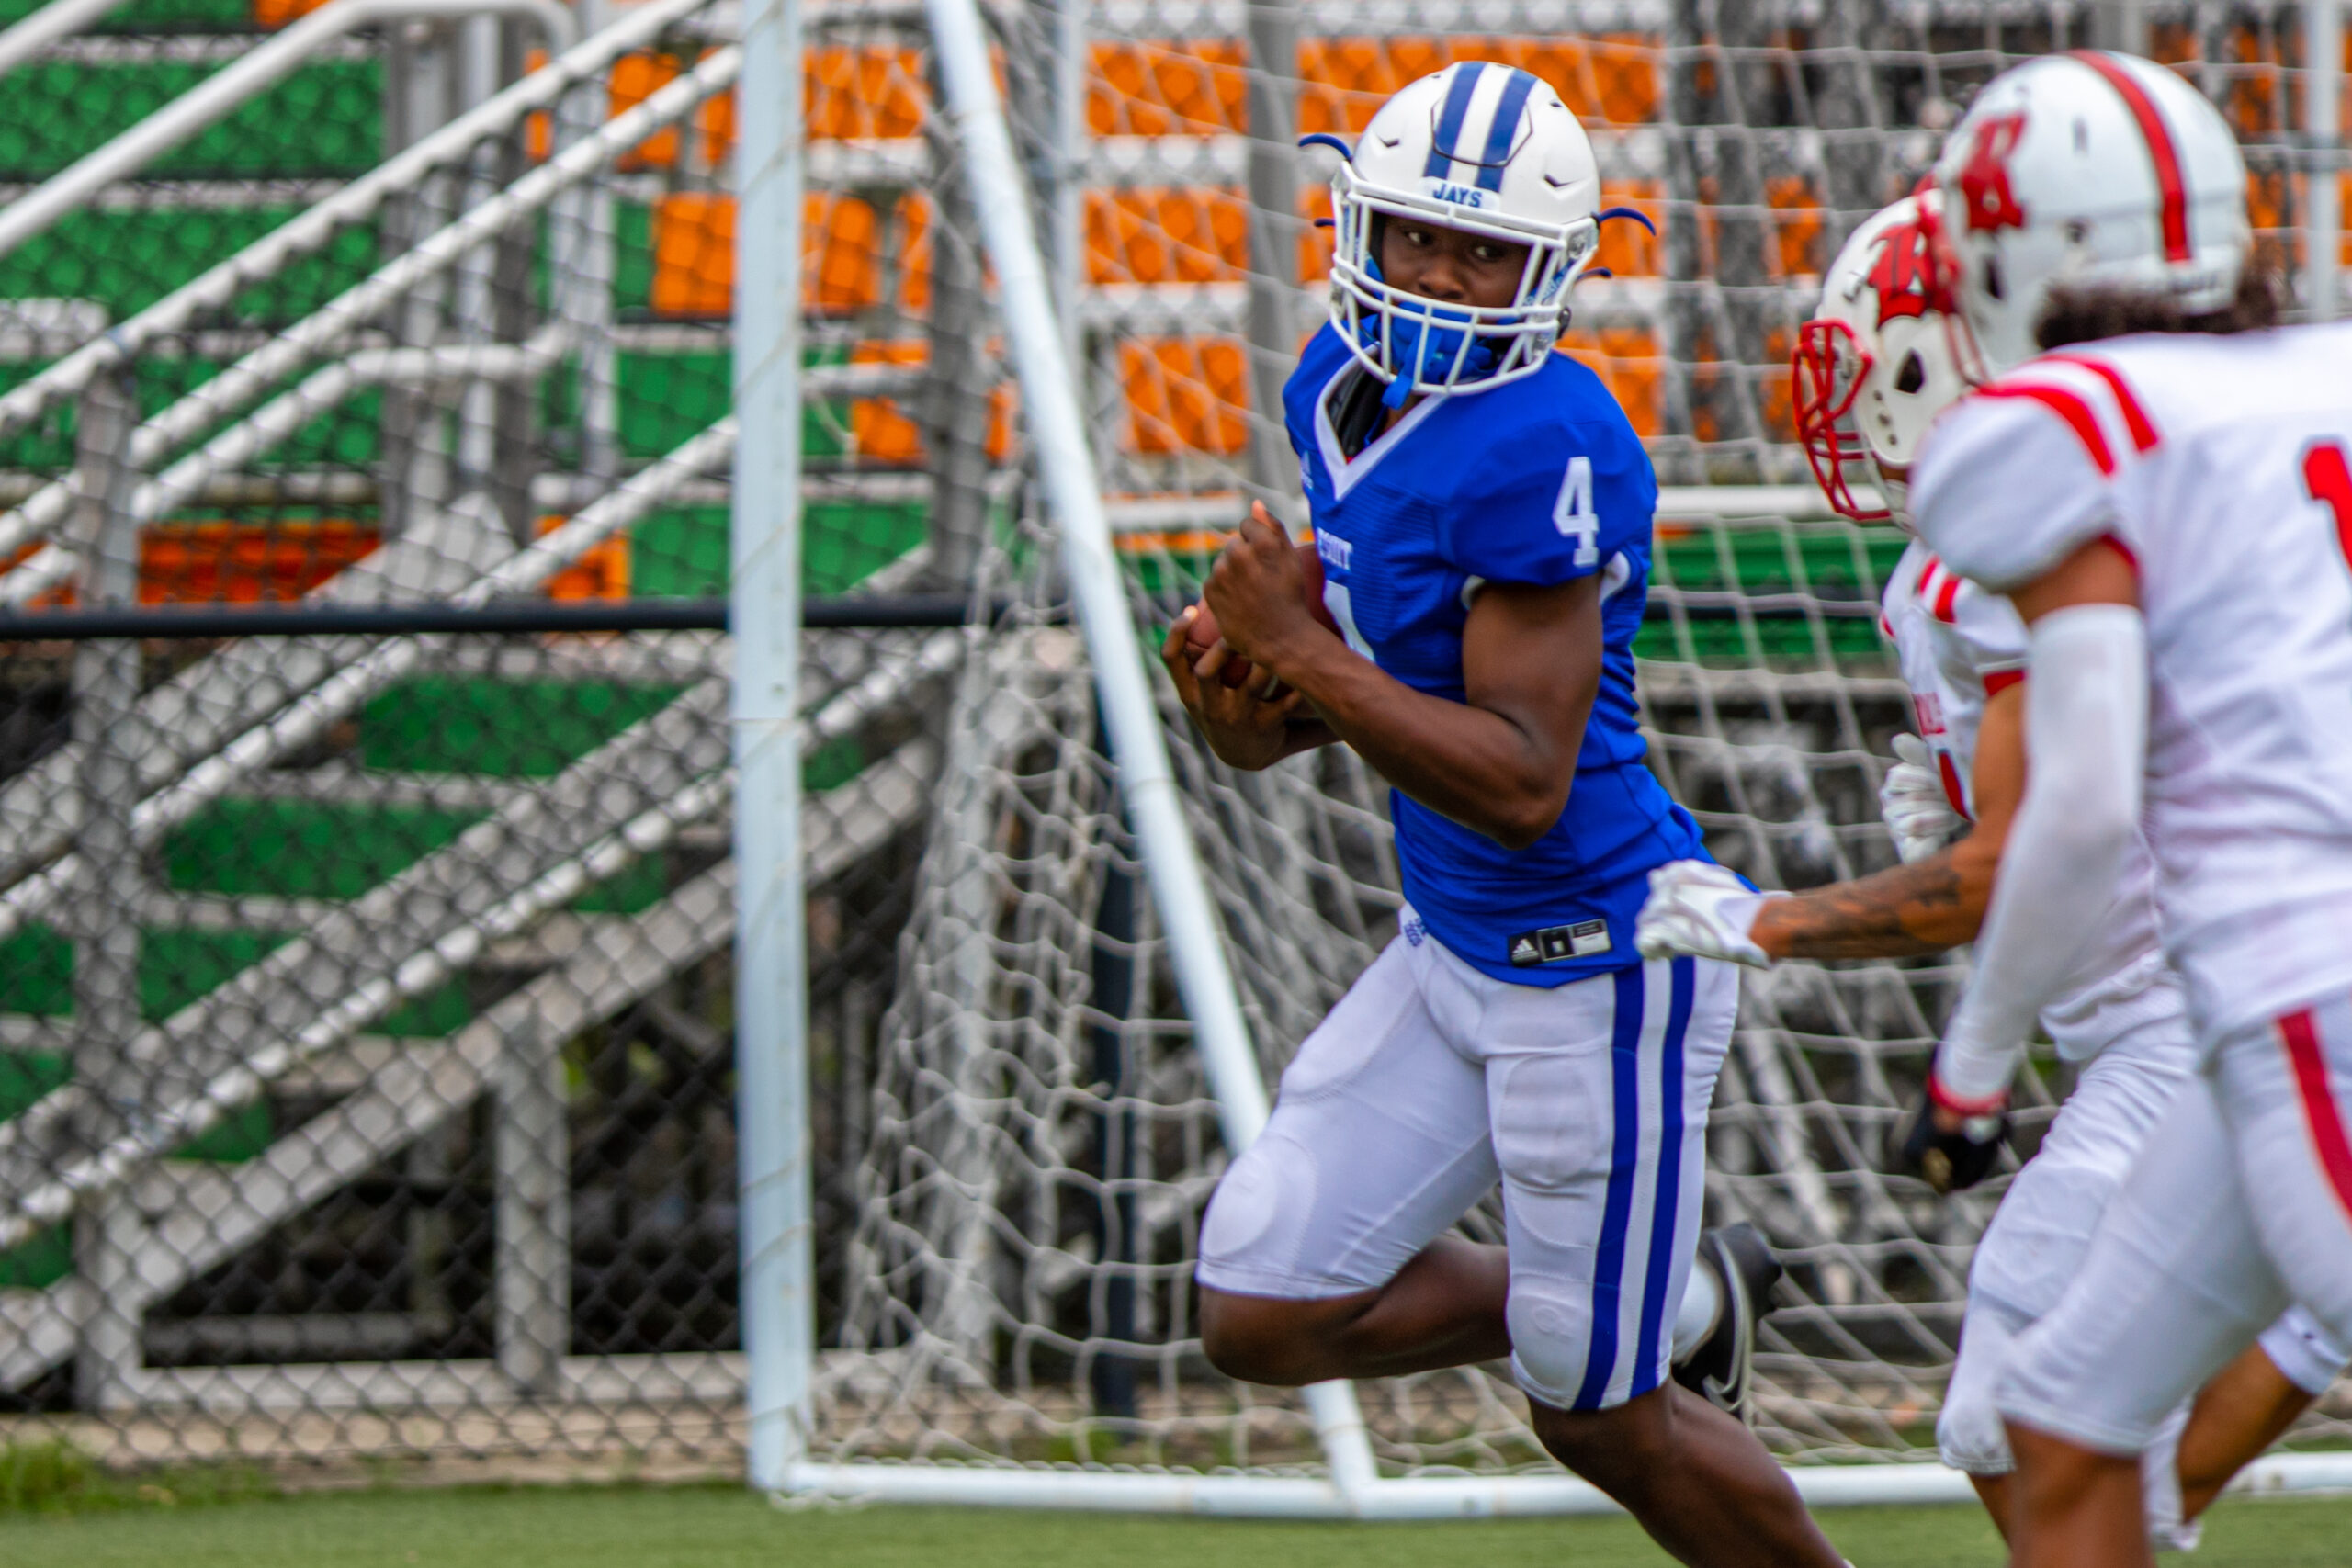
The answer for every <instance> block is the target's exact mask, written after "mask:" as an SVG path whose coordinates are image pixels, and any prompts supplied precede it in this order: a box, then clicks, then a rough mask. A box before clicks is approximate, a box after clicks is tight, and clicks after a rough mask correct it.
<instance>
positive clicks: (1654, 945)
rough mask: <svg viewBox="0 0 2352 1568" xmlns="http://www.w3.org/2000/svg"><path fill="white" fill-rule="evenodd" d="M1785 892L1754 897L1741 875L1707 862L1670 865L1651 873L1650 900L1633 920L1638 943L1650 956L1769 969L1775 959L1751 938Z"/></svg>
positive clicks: (1697, 861)
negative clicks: (1772, 901) (1769, 902)
mask: <svg viewBox="0 0 2352 1568" xmlns="http://www.w3.org/2000/svg"><path fill="white" fill-rule="evenodd" d="M1785 897H1788V895H1787V894H1785V893H1752V892H1750V891H1748V889H1747V886H1745V885H1744V884H1742V883H1741V881H1740V880H1739V878H1738V877H1736V876H1735V875H1733V874H1731V873H1730V872H1728V871H1725V870H1724V868H1723V867H1722V866H1719V865H1713V864H1711V863H1708V862H1706V861H1702V860H1679V861H1673V862H1669V863H1667V864H1665V865H1662V866H1659V867H1658V868H1657V870H1655V871H1653V872H1651V873H1650V897H1649V902H1648V903H1646V904H1644V905H1643V906H1642V913H1641V918H1640V919H1637V920H1635V921H1634V946H1635V947H1636V948H1639V949H1640V950H1641V954H1642V956H1643V957H1645V958H1673V957H1677V956H1679V955H1680V954H1682V953H1689V954H1691V956H1692V957H1694V958H1721V959H1725V960H1728V961H1729V962H1731V963H1734V964H1749V965H1751V966H1753V967H1755V968H1758V969H1770V967H1771V966H1772V961H1771V960H1770V958H1768V957H1766V956H1765V955H1764V950H1763V949H1762V948H1760V947H1758V946H1757V945H1756V943H1755V942H1751V941H1750V940H1748V935H1747V933H1748V931H1750V930H1751V929H1752V928H1753V927H1754V926H1755V924H1756V916H1757V913H1758V910H1760V909H1762V908H1764V901H1765V900H1766V899H1768V898H1785Z"/></svg>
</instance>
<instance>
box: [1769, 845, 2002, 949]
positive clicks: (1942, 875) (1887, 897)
mask: <svg viewBox="0 0 2352 1568" xmlns="http://www.w3.org/2000/svg"><path fill="white" fill-rule="evenodd" d="M1998 860H1999V856H1998V852H1997V851H1996V852H1995V853H1993V854H1991V855H1987V854H1985V853H1982V852H1978V851H1976V850H1973V849H1972V847H1971V845H1970V842H1969V840H1962V841H1961V842H1960V843H1958V844H1954V845H1952V846H1951V847H1950V848H1948V849H1945V850H1942V851H1940V852H1938V853H1936V854H1934V855H1931V856H1929V857H1928V859H1926V860H1923V861H1917V862H1915V863H1912V864H1909V865H1898V866H1894V867H1891V868H1889V869H1888V870H1885V871H1882V872H1879V873H1876V874H1873V875H1870V876H1865V877H1860V878H1858V879H1856V880H1855V881H1852V882H1840V883H1836V884H1834V885H1832V886H1827V887H1815V888H1811V889H1808V890H1807V891H1805V892H1803V893H1799V894H1797V895H1795V896H1794V897H1788V898H1775V899H1773V900H1771V901H1770V903H1768V904H1766V905H1765V906H1764V907H1763V908H1762V909H1761V910H1760V911H1758V914H1757V917H1756V924H1755V926H1754V927H1753V928H1751V929H1750V931H1749V932H1748V936H1749V939H1750V940H1752V941H1753V942H1755V943H1756V945H1757V946H1758V947H1760V948H1762V949H1763V950H1764V952H1765V953H1766V954H1767V955H1769V956H1770V957H1771V958H1773V959H1775V960H1779V959H1782V958H1915V957H1919V956H1922V955H1925V954H1927V953H1941V952H1943V951H1944V950H1945V949H1946V948H1952V947H1958V946H1960V945H1961V944H1962V943H1963V942H1973V941H1974V940H1975V939H1976V931H1977V928H1978V927H1979V926H1980V925H1982V924H1983V922H1984V919H1985V905H1986V903H1987V902H1988V901H1989V900H1990V899H1991V897H1992V893H1993V870H1994V868H1995V866H1996V865H1997V863H1998Z"/></svg>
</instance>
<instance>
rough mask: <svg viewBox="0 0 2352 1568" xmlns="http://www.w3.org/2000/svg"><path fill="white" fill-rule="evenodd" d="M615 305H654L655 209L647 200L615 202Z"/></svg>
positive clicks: (624, 307) (634, 307) (623, 307)
mask: <svg viewBox="0 0 2352 1568" xmlns="http://www.w3.org/2000/svg"><path fill="white" fill-rule="evenodd" d="M613 306H614V308H615V309H616V310H651V309H652V308H653V209H651V208H650V207H648V206H646V205H645V204H644V203H643V202H639V201H621V202H616V203H614V204H613Z"/></svg>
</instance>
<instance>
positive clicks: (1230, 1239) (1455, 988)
mask: <svg viewBox="0 0 2352 1568" xmlns="http://www.w3.org/2000/svg"><path fill="white" fill-rule="evenodd" d="M1404 929H1405V931H1407V932H1408V933H1409V934H1408V935H1406V936H1400V937H1398V938H1397V940H1396V941H1394V942H1390V943H1389V945H1388V947H1387V949H1386V950H1385V952H1383V953H1381V955H1380V956H1379V958H1377V959H1376V960H1374V963H1373V964H1372V966H1371V967H1370V968H1368V969H1366V970H1365V971H1364V972H1363V976H1361V977H1359V978H1358V979H1357V981H1356V983H1355V985H1354V986H1353V987H1351V988H1350V990H1349V991H1348V994H1347V995H1346V996H1344V997H1342V998H1340V1003H1339V1005H1338V1006H1337V1007H1335V1008H1333V1009H1332V1010H1331V1012H1330V1015H1329V1017H1328V1018H1326V1019H1325V1020H1324V1021H1323V1022H1322V1024H1321V1025H1320V1026H1318V1027H1317V1029H1316V1031H1315V1032H1313V1033H1312V1034H1310V1035H1308V1036H1307V1038H1306V1043H1304V1044H1302V1045H1301V1046H1300V1047H1299V1050H1298V1055H1297V1057H1296V1058H1295V1060H1293V1061H1292V1063H1291V1065H1290V1068H1289V1070H1288V1071H1286V1072H1285V1073H1283V1081H1282V1093H1281V1097H1280V1099H1279V1100H1278V1101H1277V1102H1276V1104H1275V1106H1274V1112H1273V1117H1272V1121H1270V1122H1268V1123H1267V1126H1266V1130H1265V1132H1264V1133H1262V1134H1260V1136H1259V1138H1258V1141H1257V1142H1256V1143H1254V1144H1252V1145H1250V1148H1249V1150H1248V1151H1247V1152H1246V1153H1245V1154H1243V1155H1242V1156H1241V1157H1240V1158H1239V1159H1238V1160H1237V1161H1235V1162H1234V1166H1233V1168H1232V1169H1231V1170H1229V1171H1227V1173H1226V1176H1225V1179H1224V1180H1223V1181H1221V1182H1220V1183H1219V1184H1218V1186H1217V1190H1216V1196H1215V1197H1214V1198H1213V1199H1212V1200H1211V1201H1210V1204H1209V1209H1208V1214H1207V1217H1206V1219H1205V1220H1204V1222H1203V1224H1202V1229H1201V1261H1200V1269H1199V1279H1200V1281H1201V1283H1202V1284H1203V1285H1204V1286H1207V1287H1209V1288H1211V1289H1215V1290H1219V1291H1225V1292H1231V1293H1235V1294H1240V1295H1253V1296H1274V1297H1284V1298H1289V1299H1294V1300H1312V1299H1317V1298H1322V1297H1329V1296H1338V1295H1352V1294H1354V1293H1356V1292H1360V1291H1368V1290H1373V1289H1375V1288H1377V1287H1379V1286H1381V1285H1383V1284H1385V1283H1386V1282H1387V1281H1388V1280H1390V1279H1391V1278H1393V1277H1394V1276H1395V1275H1396V1273H1397V1270H1398V1269H1402V1268H1403V1267H1404V1266H1405V1264H1406V1263H1407V1262H1408V1260H1410V1259H1411V1258H1412V1257H1413V1256H1414V1255H1415V1254H1416V1253H1418V1252H1419V1251H1420V1250H1421V1249H1422V1248H1423V1247H1427V1246H1428V1245H1429V1244H1430V1242H1432V1241H1434V1240H1435V1239H1437V1237H1438V1236H1440V1235H1442V1234H1444V1232H1445V1231H1446V1229H1447V1228H1448V1227H1449V1226H1451V1225H1452V1224H1453V1223H1454V1221H1456V1220H1457V1219H1459V1218H1461V1216H1462V1215H1463V1214H1464V1213H1465V1212H1466V1211H1467V1210H1468V1209H1469V1208H1470V1207H1471V1206H1472V1205H1473V1204H1475V1203H1476V1202H1477V1201H1479V1200H1480V1199H1481V1198H1483V1197H1484V1196H1485V1195H1486V1194H1487V1190H1489V1189H1491V1188H1492V1187H1493V1186H1494V1185H1495V1183H1496V1181H1497V1180H1498V1179H1499V1180H1500V1181H1501V1182H1502V1186H1503V1215H1504V1224H1505V1233H1506V1240H1507V1242H1508V1244H1509V1247H1510V1306H1509V1316H1510V1335H1511V1344H1512V1346H1513V1353H1512V1356H1511V1370H1512V1372H1513V1373H1514V1375H1515V1376H1516V1377H1517V1378H1518V1380H1519V1383H1520V1386H1521V1388H1523V1389H1525V1390H1526V1392H1527V1393H1528V1394H1529V1395H1530V1396H1531V1397H1532V1398H1535V1399H1538V1400H1541V1401H1543V1402H1544V1404H1549V1405H1552V1406H1554V1407H1555V1408H1558V1409H1563V1410H1569V1409H1573V1410H1595V1409H1603V1408H1607V1407H1609V1406H1611V1405H1616V1404H1623V1403H1624V1402H1625V1401H1626V1400H1628V1399H1631V1398H1634V1397H1635V1396H1637V1395H1639V1394H1643V1393H1648V1392H1649V1391H1650V1390H1651V1389H1654V1388H1656V1387H1657V1386H1658V1384H1659V1383H1660V1382H1663V1381H1664V1380H1665V1378H1666V1375H1667V1361H1668V1353H1669V1351H1670V1349H1671V1339H1672V1325H1673V1322H1674V1314H1675V1309H1676V1307H1677V1306H1678V1305H1679V1303H1680V1302H1681V1299H1682V1290H1683V1286H1684V1284H1685V1282H1686V1281H1687V1280H1688V1279H1689V1278H1690V1270H1691V1256H1692V1253H1693V1251H1694V1249H1695V1248H1696V1247H1697V1244H1698V1234H1699V1217H1700V1210H1701V1203H1702V1196H1703V1194H1702V1177H1703V1171H1704V1163H1705V1143H1706V1139H1705V1134H1706V1125H1707V1107H1708V1102H1709V1101H1710V1100H1712V1099H1713V1095H1714V1087H1715V1072H1716V1069H1717V1067H1718V1066H1720V1065H1721V1064H1722V1061H1723V1056H1724V1049H1725V1047H1726V1045H1727V1044H1728V1043H1729V1042H1730V1039H1731V1031H1732V1023H1733V1020H1734V1017H1735V1016H1736V1012H1737V1010H1738V998H1739V982H1738V978H1737V974H1738V972H1737V970H1736V969H1735V968H1734V967H1733V966H1732V965H1730V964H1718V963H1713V962H1711V961H1706V960H1698V959H1691V958H1677V959H1672V960H1655V961H1651V962H1648V963H1645V964H1638V965H1636V966H1634V967H1632V968H1627V969H1621V970H1618V971H1616V972H1615V973H1613V974H1609V975H1601V976H1595V977H1593V978H1590V979H1586V980H1579V981H1576V982H1574V983H1572V984H1569V985H1565V986H1560V987H1555V988H1550V989H1546V988H1543V987H1534V986H1520V985H1512V984H1510V983H1509V982H1507V981H1502V980H1497V979H1495V978H1493V977H1491V976H1487V975H1485V974H1482V973H1480V972H1479V971H1477V970H1476V969H1474V968H1472V967H1471V966H1470V965H1469V964H1465V963H1464V962H1463V961H1462V960H1461V959H1460V958H1458V957H1456V956H1455V955H1454V954H1453V953H1450V952H1448V951H1446V949H1445V948H1444V946H1443V945H1442V944H1441V943H1440V942H1438V941H1437V940H1436V939H1435V938H1433V937H1430V936H1429V935H1427V934H1426V933H1425V932H1423V931H1421V930H1420V928H1419V922H1418V921H1417V920H1414V919H1412V918H1411V915H1410V911H1408V912H1407V918H1406V919H1405V921H1404Z"/></svg>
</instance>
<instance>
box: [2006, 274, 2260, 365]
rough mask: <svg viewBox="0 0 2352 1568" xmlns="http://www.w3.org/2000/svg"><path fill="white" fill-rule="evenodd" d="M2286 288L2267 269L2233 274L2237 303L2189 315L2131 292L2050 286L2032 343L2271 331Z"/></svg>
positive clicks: (2052, 344) (2171, 303)
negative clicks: (2147, 335) (2139, 336)
mask: <svg viewBox="0 0 2352 1568" xmlns="http://www.w3.org/2000/svg"><path fill="white" fill-rule="evenodd" d="M2286 297H2287V290H2286V285H2285V283H2284V281H2283V280H2282V279H2281V278H2280V277H2279V276H2278V273H2276V272H2274V271H2272V270H2270V269H2268V268H2267V267H2261V268H2258V267H2252V266H2249V267H2247V268H2246V269H2245V272H2244V273H2242V274H2240V275H2239V277H2238V292H2237V298H2236V299H2232V300H2231V301H2230V302H2229V303H2228V304H2227V305H2224V306H2223V307H2222V309H2220V310H2205V311H2200V312H2199V313H2197V314H2195V315H2191V314H2190V313H2188V311H2186V310H2182V309H2181V308H2180V306H2179V303H2178V302H2177V301H2176V300H2172V299H2165V297H2164V296H2163V295H2161V294H2149V293H2145V292H2142V291H2139V290H2134V289H2123V288H2113V287H2107V288H2068V287H2067V286H2066V285H2064V284H2053V285H2052V287H2051V289H2050V302H2049V303H2048V304H2047V305H2046V306H2044V307H2043V308H2042V311H2041V322H2040V324H2039V325H2037V326H2036V327H2035V329H2034V340H2035V341H2036V342H2038V343H2039V344H2041V346H2042V347H2044V348H2064V347H2065V346H2066V345H2067V344H2073V343H2097V342H2098V341H2099V340H2100V339H2101V338H2110V337H2125V336H2129V335H2130V334H2131V333H2251V332H2260V331H2261V330H2262V329H2263V328H2265V327H2275V326H2277V325H2278V317H2279V315H2280V313H2281V311H2282V310H2284V308H2285V303H2286Z"/></svg>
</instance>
